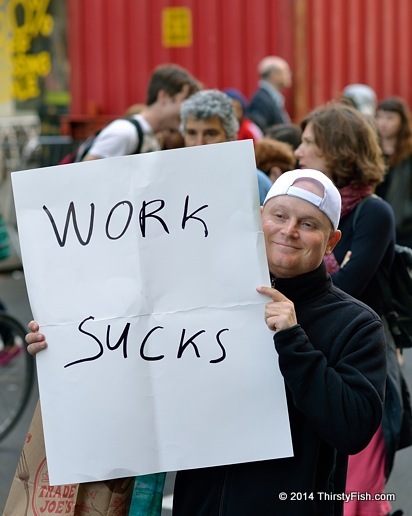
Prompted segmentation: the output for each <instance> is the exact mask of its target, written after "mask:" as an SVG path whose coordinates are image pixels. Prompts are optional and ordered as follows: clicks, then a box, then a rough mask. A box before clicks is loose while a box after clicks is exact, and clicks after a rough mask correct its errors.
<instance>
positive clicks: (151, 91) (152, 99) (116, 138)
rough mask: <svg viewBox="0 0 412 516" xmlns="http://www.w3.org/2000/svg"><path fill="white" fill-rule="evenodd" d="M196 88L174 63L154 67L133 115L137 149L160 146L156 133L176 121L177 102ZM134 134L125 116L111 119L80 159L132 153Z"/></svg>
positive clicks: (196, 82)
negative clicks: (141, 103)
mask: <svg viewBox="0 0 412 516" xmlns="http://www.w3.org/2000/svg"><path fill="white" fill-rule="evenodd" d="M199 89H200V85H199V83H198V81H197V80H196V79H195V78H194V77H193V76H192V75H191V74H190V73H189V72H188V71H187V70H185V69H184V68H182V67H180V66H178V65H174V64H168V65H161V66H158V67H157V68H155V70H154V71H153V74H152V76H151V78H150V81H149V85H148V88H147V99H146V105H145V106H144V107H143V108H142V110H141V111H140V112H139V113H138V114H134V115H133V118H135V119H136V120H137V121H138V122H139V124H140V126H141V128H142V131H143V144H142V146H141V152H150V151H155V150H160V145H159V142H158V139H157V137H156V133H158V132H160V131H162V130H163V129H166V128H168V127H177V126H178V125H179V111H180V105H181V103H182V102H183V100H185V99H186V98H187V97H189V96H190V95H192V94H193V93H195V92H196V91H198V90H199ZM139 110H140V108H139ZM138 138H139V137H138V134H137V131H136V128H135V127H134V125H133V124H131V123H130V122H129V121H128V120H124V119H117V120H114V121H113V122H111V123H110V124H109V125H107V126H106V127H105V128H104V129H102V131H100V133H99V134H98V135H97V137H96V139H95V140H94V142H93V145H92V146H91V148H90V149H89V152H88V154H87V155H86V156H85V157H84V159H83V160H84V161H89V160H93V159H100V158H110V157H113V156H125V155H127V154H132V153H133V152H135V149H136V148H137V147H138Z"/></svg>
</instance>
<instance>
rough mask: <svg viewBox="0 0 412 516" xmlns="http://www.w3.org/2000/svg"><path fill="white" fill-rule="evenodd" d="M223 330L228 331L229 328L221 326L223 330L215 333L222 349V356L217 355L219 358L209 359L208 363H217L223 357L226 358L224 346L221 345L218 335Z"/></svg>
mask: <svg viewBox="0 0 412 516" xmlns="http://www.w3.org/2000/svg"><path fill="white" fill-rule="evenodd" d="M224 331H229V328H223V330H220V331H219V332H218V333H217V334H216V341H217V343H218V344H219V346H220V349H221V350H222V356H221V357H219V358H215V359H214V360H210V364H218V363H219V362H222V361H223V360H224V359H225V358H226V350H225V348H224V347H223V344H222V343H221V342H220V338H219V337H220V335H221V334H222V333H223V332H224Z"/></svg>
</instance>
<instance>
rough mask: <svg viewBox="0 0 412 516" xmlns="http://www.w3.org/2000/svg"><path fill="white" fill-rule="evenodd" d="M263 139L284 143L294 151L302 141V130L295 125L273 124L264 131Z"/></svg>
mask: <svg viewBox="0 0 412 516" xmlns="http://www.w3.org/2000/svg"><path fill="white" fill-rule="evenodd" d="M265 138H272V139H273V140H277V141H279V142H285V143H288V144H289V145H291V147H292V148H293V150H296V149H297V148H298V147H299V145H300V142H301V139H302V129H301V128H300V126H299V125H297V124H292V123H289V124H275V125H271V126H270V127H268V128H267V129H266V131H265Z"/></svg>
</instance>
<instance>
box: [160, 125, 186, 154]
mask: <svg viewBox="0 0 412 516" xmlns="http://www.w3.org/2000/svg"><path fill="white" fill-rule="evenodd" d="M157 138H158V140H159V143H160V149H161V150H169V149H180V148H181V147H184V146H185V141H184V139H183V136H182V133H181V132H180V127H166V128H165V129H163V131H161V132H160V133H158V134H157Z"/></svg>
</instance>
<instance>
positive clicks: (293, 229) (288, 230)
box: [282, 219, 297, 236]
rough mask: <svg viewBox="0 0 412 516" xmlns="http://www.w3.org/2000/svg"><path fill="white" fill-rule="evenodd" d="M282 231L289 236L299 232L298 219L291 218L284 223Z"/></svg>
mask: <svg viewBox="0 0 412 516" xmlns="http://www.w3.org/2000/svg"><path fill="white" fill-rule="evenodd" d="M282 231H283V233H284V234H285V235H288V236H293V235H295V234H296V233H297V221H296V220H293V219H289V220H288V221H287V222H286V223H285V224H283V226H282Z"/></svg>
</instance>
